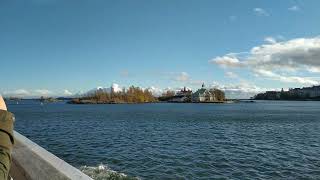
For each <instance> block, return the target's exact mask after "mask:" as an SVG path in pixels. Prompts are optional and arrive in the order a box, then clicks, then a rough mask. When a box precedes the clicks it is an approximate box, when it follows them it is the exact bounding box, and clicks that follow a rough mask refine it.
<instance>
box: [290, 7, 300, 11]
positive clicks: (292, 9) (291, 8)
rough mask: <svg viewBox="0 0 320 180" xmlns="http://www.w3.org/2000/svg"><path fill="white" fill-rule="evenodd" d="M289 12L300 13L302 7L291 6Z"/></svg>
mask: <svg viewBox="0 0 320 180" xmlns="http://www.w3.org/2000/svg"><path fill="white" fill-rule="evenodd" d="M288 10H289V11H300V7H299V6H291V7H289V8H288Z"/></svg>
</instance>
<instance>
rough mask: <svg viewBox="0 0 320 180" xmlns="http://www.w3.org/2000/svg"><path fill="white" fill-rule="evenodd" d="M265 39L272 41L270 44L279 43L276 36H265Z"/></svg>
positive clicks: (268, 41)
mask: <svg viewBox="0 0 320 180" xmlns="http://www.w3.org/2000/svg"><path fill="white" fill-rule="evenodd" d="M264 41H265V42H267V43H270V44H275V43H277V40H276V39H275V38H274V37H271V36H269V37H265V38H264Z"/></svg>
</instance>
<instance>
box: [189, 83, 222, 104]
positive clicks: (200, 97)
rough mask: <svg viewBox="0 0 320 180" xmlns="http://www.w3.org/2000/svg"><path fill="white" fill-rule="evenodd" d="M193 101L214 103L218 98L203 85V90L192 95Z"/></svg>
mask: <svg viewBox="0 0 320 180" xmlns="http://www.w3.org/2000/svg"><path fill="white" fill-rule="evenodd" d="M191 100H192V102H213V101H215V100H216V97H215V94H214V93H213V92H212V91H210V90H208V89H206V88H205V85H204V84H202V87H201V89H198V90H197V91H196V92H195V93H193V94H192V96H191Z"/></svg>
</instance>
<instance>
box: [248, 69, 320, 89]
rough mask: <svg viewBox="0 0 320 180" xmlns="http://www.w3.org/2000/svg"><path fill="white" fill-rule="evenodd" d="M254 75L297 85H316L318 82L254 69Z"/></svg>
mask: <svg viewBox="0 0 320 180" xmlns="http://www.w3.org/2000/svg"><path fill="white" fill-rule="evenodd" d="M254 72H255V73H256V75H258V76H263V77H266V78H269V79H272V80H276V81H282V82H288V83H299V84H310V85H316V84H318V81H315V80H312V79H310V78H305V77H297V76H282V75H280V74H276V73H274V72H272V71H268V70H264V69H256V70H254Z"/></svg>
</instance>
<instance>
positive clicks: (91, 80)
mask: <svg viewBox="0 0 320 180" xmlns="http://www.w3.org/2000/svg"><path fill="white" fill-rule="evenodd" d="M318 7H320V1H317V0H309V1H302V0H283V1H276V0H268V1H267V0H265V1H260V0H259V1H258V0H248V1H232V0H224V1H211V0H202V1H196V0H161V1H152V0H151V1H150V0H137V1H129V0H119V1H100V0H90V1H89V0H68V1H64V0H30V1H20V0H3V1H1V2H0V23H1V29H0V59H1V67H2V70H1V71H2V72H1V76H0V82H1V86H0V93H1V94H2V95H4V96H10V95H12V96H14V95H19V96H24V97H35V96H42V95H44V96H69V95H74V94H77V93H83V92H87V91H89V90H91V89H94V88H96V87H100V86H101V87H110V86H111V85H112V84H117V86H118V87H119V88H123V87H129V86H131V85H134V86H139V87H142V88H152V89H153V90H154V91H159V92H161V91H163V90H165V89H177V88H182V87H184V86H186V87H189V88H192V89H193V90H196V89H198V88H200V87H201V84H202V83H205V84H206V86H208V87H217V88H220V89H222V90H225V91H226V95H227V97H228V98H248V97H251V96H253V95H254V94H256V93H259V92H263V91H267V90H280V89H281V88H285V89H288V88H290V87H305V86H313V85H318V84H319V82H320V36H319V35H320V32H319V29H320V23H319V18H320V12H319V10H318Z"/></svg>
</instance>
